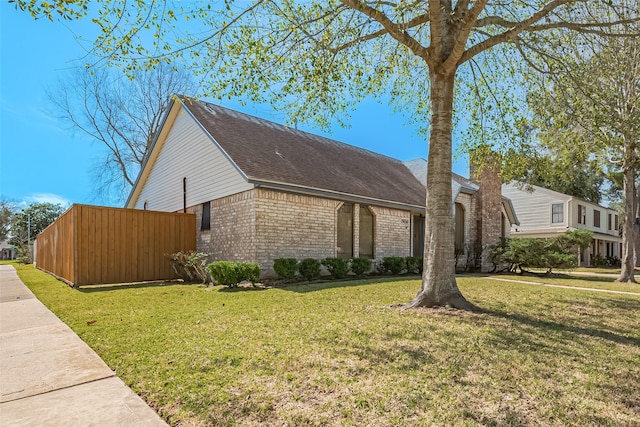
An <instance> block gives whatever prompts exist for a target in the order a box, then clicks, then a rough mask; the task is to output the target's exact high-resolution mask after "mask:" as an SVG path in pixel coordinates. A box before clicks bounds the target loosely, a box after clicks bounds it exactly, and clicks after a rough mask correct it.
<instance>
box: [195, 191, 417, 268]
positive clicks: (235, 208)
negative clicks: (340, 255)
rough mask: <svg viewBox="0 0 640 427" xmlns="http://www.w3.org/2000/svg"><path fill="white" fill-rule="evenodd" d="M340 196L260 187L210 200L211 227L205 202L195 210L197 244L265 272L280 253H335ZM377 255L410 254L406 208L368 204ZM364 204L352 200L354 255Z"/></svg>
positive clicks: (284, 255) (219, 256)
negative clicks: (203, 224)
mask: <svg viewBox="0 0 640 427" xmlns="http://www.w3.org/2000/svg"><path fill="white" fill-rule="evenodd" d="M341 205H342V202H340V201H337V200H331V199H324V198H319V197H312V196H305V195H298V194H290V193H285V192H279V191H274V190H266V189H262V188H258V189H255V190H250V191H246V192H243V193H239V194H235V195H233V196H228V197H224V198H222V199H218V200H213V201H211V230H201V229H200V228H201V222H202V205H197V206H192V207H190V208H188V209H187V211H188V212H191V213H195V214H196V230H197V250H198V251H199V252H204V253H207V254H210V260H212V261H214V260H229V261H252V262H258V263H259V264H260V266H261V268H262V273H263V277H272V276H274V274H275V273H274V271H273V260H274V259H276V258H296V259H299V260H301V259H304V258H315V259H323V258H327V257H333V256H336V224H337V211H338V208H339V207H340V206H341ZM370 208H371V212H372V213H373V215H374V217H375V219H374V246H375V248H374V252H375V257H376V259H381V258H383V257H386V256H408V255H409V251H410V247H409V244H410V220H411V214H410V212H408V211H401V210H396V209H388V208H381V207H376V206H370ZM359 209H360V206H359V205H358V204H355V205H354V224H353V225H354V227H353V228H354V256H358V248H359V240H358V239H359V228H358V224H359V215H358V212H359Z"/></svg>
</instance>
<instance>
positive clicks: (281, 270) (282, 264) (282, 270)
mask: <svg viewBox="0 0 640 427" xmlns="http://www.w3.org/2000/svg"><path fill="white" fill-rule="evenodd" d="M297 269H298V260H296V259H295V258H277V259H275V260H273V270H274V271H275V272H276V274H277V275H278V277H280V278H281V279H287V280H289V279H293V278H294V277H296V271H297Z"/></svg>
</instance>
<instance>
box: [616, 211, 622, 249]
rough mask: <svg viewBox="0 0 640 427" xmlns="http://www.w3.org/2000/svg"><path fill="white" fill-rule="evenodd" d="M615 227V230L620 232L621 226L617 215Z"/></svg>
mask: <svg viewBox="0 0 640 427" xmlns="http://www.w3.org/2000/svg"><path fill="white" fill-rule="evenodd" d="M614 225H615V226H616V228H615V230H620V224H619V223H618V215H615V218H614ZM621 253H622V252H621Z"/></svg>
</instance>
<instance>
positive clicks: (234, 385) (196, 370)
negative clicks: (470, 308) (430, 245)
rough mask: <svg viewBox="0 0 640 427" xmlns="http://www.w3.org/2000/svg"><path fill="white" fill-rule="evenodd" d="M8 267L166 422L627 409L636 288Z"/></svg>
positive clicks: (492, 420)
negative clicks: (437, 291) (135, 281)
mask: <svg viewBox="0 0 640 427" xmlns="http://www.w3.org/2000/svg"><path fill="white" fill-rule="evenodd" d="M17 268H18V270H19V274H20V276H21V278H22V280H23V281H24V282H25V283H26V284H27V285H28V286H29V287H30V288H31V289H32V291H33V292H34V293H35V294H36V295H37V296H38V298H39V299H40V300H41V301H43V302H44V303H45V304H46V305H47V306H48V307H49V308H50V309H52V310H53V311H54V313H56V314H57V315H58V316H59V317H60V318H61V319H62V320H63V321H65V322H66V323H67V324H69V325H70V326H71V327H72V328H73V329H74V330H75V331H76V332H77V333H78V334H79V335H80V336H81V338H82V339H83V340H85V341H86V342H87V343H88V344H89V345H90V346H91V347H93V348H94V349H95V350H96V351H97V352H98V354H99V355H100V356H101V357H102V358H103V359H104V360H105V361H106V362H107V364H108V365H109V366H110V367H111V368H112V369H114V370H115V371H116V373H117V375H118V376H120V377H121V378H122V379H123V380H124V381H125V382H126V383H127V384H129V385H130V386H131V387H132V388H133V389H134V391H136V392H137V393H139V394H140V395H141V396H142V397H143V398H144V399H145V400H146V401H147V402H149V403H150V404H151V405H152V406H153V407H154V408H156V409H157V410H158V411H159V413H160V415H161V416H163V417H164V418H165V419H167V420H168V422H169V423H170V424H172V425H208V426H219V425H222V426H225V425H226V426H233V425H238V426H246V425H254V426H256V425H260V426H271V425H282V426H315V425H318V426H320V425H323V426H324V425H326V426H424V425H488V426H521V425H557V426H564V425H580V426H596V425H597V426H601V425H605V426H606V425H611V426H625V425H626V426H634V425H639V424H640V397H639V396H640V395H639V394H638V390H640V315H638V313H640V297H635V296H629V295H617V294H603V293H595V292H586V291H578V290H572V289H557V288H547V287H540V286H533V285H528V284H519V283H506V282H496V281H493V280H488V279H485V278H479V277H470V278H460V279H459V280H458V282H459V285H460V288H461V290H462V292H463V293H464V294H465V295H466V296H467V298H468V299H469V300H471V301H472V302H473V303H475V304H476V305H478V306H479V307H481V308H482V309H483V310H484V311H483V312H482V313H465V312H458V311H454V310H445V309H436V310H433V309H430V310H429V309H426V310H407V311H402V310H400V309H398V308H393V307H391V304H393V303H400V302H406V301H408V300H410V299H411V298H412V297H413V296H414V295H415V293H416V292H417V290H418V288H419V282H418V281H416V280H380V279H378V280H371V281H351V282H343V283H324V284H318V285H306V286H295V287H289V288H280V289H268V290H237V291H229V290H227V289H223V288H220V287H214V288H205V287H203V286H199V285H182V284H172V285H154V286H128V287H120V288H115V287H114V288H109V287H106V288H105V287H103V288H96V289H88V288H87V289H83V290H81V291H77V290H72V289H71V288H69V287H68V286H67V285H65V284H63V283H61V282H58V281H56V280H55V279H53V278H51V277H49V276H47V275H45V274H44V273H42V272H40V271H37V270H34V269H33V268H32V267H30V266H26V267H22V266H18V267H17Z"/></svg>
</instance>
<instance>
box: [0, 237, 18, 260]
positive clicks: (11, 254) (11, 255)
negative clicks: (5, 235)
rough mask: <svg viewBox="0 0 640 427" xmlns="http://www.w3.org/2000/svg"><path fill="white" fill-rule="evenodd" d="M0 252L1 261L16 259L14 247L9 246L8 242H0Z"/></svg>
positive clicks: (16, 254)
mask: <svg viewBox="0 0 640 427" xmlns="http://www.w3.org/2000/svg"><path fill="white" fill-rule="evenodd" d="M0 251H2V252H1V256H2V258H0V259H3V260H6V259H16V258H17V257H18V253H17V251H16V247H15V246H13V245H10V244H9V242H8V241H6V240H3V241H1V242H0Z"/></svg>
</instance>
